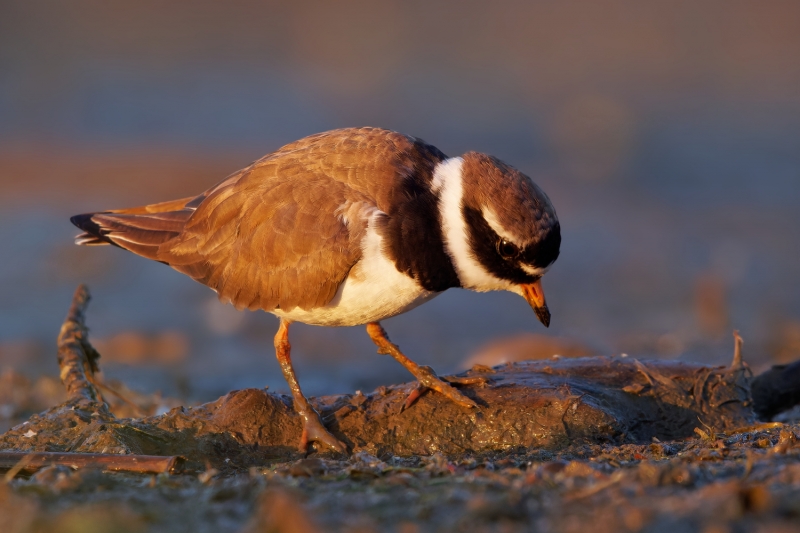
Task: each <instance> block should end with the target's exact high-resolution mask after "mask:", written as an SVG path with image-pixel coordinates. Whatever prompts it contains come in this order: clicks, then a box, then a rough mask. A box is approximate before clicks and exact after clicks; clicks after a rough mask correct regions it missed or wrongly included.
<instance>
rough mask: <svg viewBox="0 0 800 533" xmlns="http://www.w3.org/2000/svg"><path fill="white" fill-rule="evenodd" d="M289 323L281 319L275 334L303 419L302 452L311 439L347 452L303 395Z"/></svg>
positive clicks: (284, 368)
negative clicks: (290, 338)
mask: <svg viewBox="0 0 800 533" xmlns="http://www.w3.org/2000/svg"><path fill="white" fill-rule="evenodd" d="M289 324H290V322H289V321H288V320H284V319H281V323H280V326H278V332H277V333H276V334H275V355H276V356H277V357H278V363H280V365H281V370H282V371H283V377H284V378H285V379H286V383H288V384H289V389H291V391H292V397H293V398H294V409H295V411H297V414H299V415H300V418H302V419H303V434H302V436H301V437H300V445H299V449H300V452H302V453H305V452H306V450H307V448H308V443H309V442H310V441H316V442H319V443H321V444H323V445H325V446H327V447H328V448H330V449H331V450H333V451H335V452H339V453H346V452H347V446H345V444H344V443H342V442H340V441H339V440H338V439H337V438H336V437H334V436H333V435H331V434H330V432H329V431H328V430H327V429H325V426H323V425H322V421H321V420H320V419H319V414H317V412H316V411H315V410H314V408H313V407H311V405H310V404H309V403H308V400H306V397H305V396H303V391H301V390H300V384H299V383H298V382H297V376H295V374H294V368H292V359H291V351H292V346H291V345H290V344H289Z"/></svg>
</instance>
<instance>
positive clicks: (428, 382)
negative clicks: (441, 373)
mask: <svg viewBox="0 0 800 533" xmlns="http://www.w3.org/2000/svg"><path fill="white" fill-rule="evenodd" d="M414 376H415V377H416V378H417V381H418V382H419V385H418V386H417V387H416V388H415V389H414V390H413V391H411V393H410V394H409V395H408V397H407V398H406V402H405V407H404V408H403V409H404V410H405V409H408V408H409V407H411V406H412V405H413V404H414V402H416V401H417V399H419V397H420V396H422V395H423V394H425V392H426V391H427V390H429V389H430V390H435V391H436V392H438V393H439V394H443V395H444V396H446V397H447V398H448V399H450V400H451V401H453V402H455V403H457V404H458V405H460V406H461V407H470V408H472V407H478V404H476V403H475V402H474V401H472V400H471V399H470V398H468V397H467V396H465V395H464V394H462V393H461V392H459V391H458V390H457V389H455V388H453V387H451V386H450V385H448V384H447V383H446V382H445V381H444V380H442V379H440V378H439V377H438V376H437V375H436V372H434V371H433V369H432V368H431V367H429V366H420V367H419V368H417V371H416V372H415V373H414Z"/></svg>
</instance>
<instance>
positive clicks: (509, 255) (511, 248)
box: [497, 239, 519, 259]
mask: <svg viewBox="0 0 800 533" xmlns="http://www.w3.org/2000/svg"><path fill="white" fill-rule="evenodd" d="M497 253H498V254H500V257H502V258H503V259H513V258H514V257H517V255H518V254H519V248H517V246H516V245H515V244H514V243H513V242H508V241H507V240H505V239H500V240H499V241H497Z"/></svg>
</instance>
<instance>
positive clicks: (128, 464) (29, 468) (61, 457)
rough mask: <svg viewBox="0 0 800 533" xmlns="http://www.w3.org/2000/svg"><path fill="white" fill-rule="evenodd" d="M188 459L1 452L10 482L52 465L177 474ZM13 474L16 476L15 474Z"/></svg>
mask: <svg viewBox="0 0 800 533" xmlns="http://www.w3.org/2000/svg"><path fill="white" fill-rule="evenodd" d="M184 463H185V459H184V458H183V457H181V456H179V455H171V456H160V455H117V454H111V453H70V452H0V470H8V471H9V472H8V473H7V474H6V478H7V479H10V478H12V477H13V476H15V475H16V474H18V473H20V472H25V473H33V472H36V471H37V470H39V469H40V468H44V467H45V466H50V465H64V466H69V467H71V468H76V469H77V468H101V469H103V470H109V471H113V472H134V473H138V474H162V473H168V474H174V473H178V472H180V471H181V470H182V469H183V465H184ZM12 472H13V474H12Z"/></svg>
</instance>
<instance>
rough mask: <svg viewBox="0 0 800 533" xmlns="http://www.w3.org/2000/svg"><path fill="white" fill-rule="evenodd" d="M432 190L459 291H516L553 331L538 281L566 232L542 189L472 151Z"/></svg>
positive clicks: (440, 174) (444, 169) (453, 162)
mask: <svg viewBox="0 0 800 533" xmlns="http://www.w3.org/2000/svg"><path fill="white" fill-rule="evenodd" d="M433 187H434V189H435V190H436V191H437V193H438V195H439V212H440V218H441V222H442V228H443V233H444V237H445V242H446V247H447V252H448V254H449V255H450V257H451V259H452V261H453V265H454V266H455V269H456V272H457V274H458V277H459V280H460V282H461V285H462V287H464V288H467V289H471V290H475V291H481V292H483V291H492V290H506V291H511V292H514V293H516V294H519V295H520V296H522V297H523V298H525V299H526V300H527V301H528V303H529V304H530V306H531V307H532V308H533V310H534V312H535V313H536V316H537V317H538V318H539V320H540V321H541V322H542V323H543V324H544V325H545V326H549V324H550V311H549V310H548V308H547V303H546V301H545V297H544V292H543V290H542V284H541V278H542V276H543V275H544V274H545V273H546V272H547V270H548V269H549V268H550V266H551V265H552V264H553V262H554V261H555V260H556V258H558V253H559V248H560V246H561V227H560V225H559V223H558V218H557V217H556V212H555V209H554V208H553V205H552V204H551V203H550V199H549V198H548V197H547V195H546V194H545V193H544V191H542V189H540V188H539V186H538V185H536V184H535V183H534V182H533V180H531V179H530V178H529V177H528V176H526V175H525V174H523V173H521V172H520V171H518V170H516V169H515V168H513V167H511V166H509V165H506V164H505V163H503V162H502V161H500V160H498V159H496V158H494V157H491V156H488V155H485V154H479V153H475V152H469V153H467V154H464V155H463V156H462V157H455V158H451V159H447V160H445V161H443V162H442V163H441V164H440V165H439V167H438V168H437V169H436V172H435V175H434V181H433Z"/></svg>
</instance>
